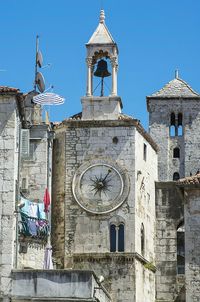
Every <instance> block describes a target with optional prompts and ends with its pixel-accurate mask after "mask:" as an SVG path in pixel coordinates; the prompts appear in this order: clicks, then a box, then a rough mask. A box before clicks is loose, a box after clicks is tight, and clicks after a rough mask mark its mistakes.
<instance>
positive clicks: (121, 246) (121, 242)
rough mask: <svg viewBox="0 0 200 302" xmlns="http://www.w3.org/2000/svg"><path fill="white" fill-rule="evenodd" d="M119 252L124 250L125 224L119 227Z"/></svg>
mask: <svg viewBox="0 0 200 302" xmlns="http://www.w3.org/2000/svg"><path fill="white" fill-rule="evenodd" d="M118 252H124V225H123V224H122V223H121V224H120V225H119V227H118Z"/></svg>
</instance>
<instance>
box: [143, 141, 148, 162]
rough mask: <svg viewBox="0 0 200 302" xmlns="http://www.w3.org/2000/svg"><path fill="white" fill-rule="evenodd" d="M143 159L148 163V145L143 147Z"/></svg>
mask: <svg viewBox="0 0 200 302" xmlns="http://www.w3.org/2000/svg"><path fill="white" fill-rule="evenodd" d="M143 159H144V160H145V161H146V160H147V145H146V144H144V147H143Z"/></svg>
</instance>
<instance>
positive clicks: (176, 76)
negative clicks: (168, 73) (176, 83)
mask: <svg viewBox="0 0 200 302" xmlns="http://www.w3.org/2000/svg"><path fill="white" fill-rule="evenodd" d="M175 78H176V79H178V78H179V74H178V69H176V70H175Z"/></svg>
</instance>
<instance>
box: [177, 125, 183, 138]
mask: <svg viewBox="0 0 200 302" xmlns="http://www.w3.org/2000/svg"><path fill="white" fill-rule="evenodd" d="M178 136H183V126H182V125H181V126H178Z"/></svg>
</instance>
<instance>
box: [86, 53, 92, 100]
mask: <svg viewBox="0 0 200 302" xmlns="http://www.w3.org/2000/svg"><path fill="white" fill-rule="evenodd" d="M86 63H87V67H88V73H87V92H86V96H91V95H92V58H87V59H86Z"/></svg>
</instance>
